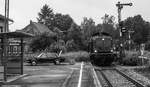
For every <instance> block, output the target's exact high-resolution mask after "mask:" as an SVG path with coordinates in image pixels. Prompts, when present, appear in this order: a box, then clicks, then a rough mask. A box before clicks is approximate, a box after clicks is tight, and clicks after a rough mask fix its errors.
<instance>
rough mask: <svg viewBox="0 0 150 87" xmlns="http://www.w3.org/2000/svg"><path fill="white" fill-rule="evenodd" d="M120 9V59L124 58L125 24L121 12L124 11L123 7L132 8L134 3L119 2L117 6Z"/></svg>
mask: <svg viewBox="0 0 150 87" xmlns="http://www.w3.org/2000/svg"><path fill="white" fill-rule="evenodd" d="M116 6H117V7H118V24H119V33H120V58H122V57H123V54H124V53H123V40H122V39H123V35H122V33H123V31H122V30H123V22H121V10H122V9H123V6H132V3H120V2H118V3H117V4H116Z"/></svg>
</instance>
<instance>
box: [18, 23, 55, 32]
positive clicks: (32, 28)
mask: <svg viewBox="0 0 150 87" xmlns="http://www.w3.org/2000/svg"><path fill="white" fill-rule="evenodd" d="M19 31H23V32H26V33H31V34H42V33H45V32H48V33H50V34H52V35H53V34H54V32H52V31H51V30H50V29H49V28H48V27H47V26H45V25H44V24H40V23H36V22H32V21H30V24H29V25H27V26H26V27H25V28H23V29H22V30H19Z"/></svg>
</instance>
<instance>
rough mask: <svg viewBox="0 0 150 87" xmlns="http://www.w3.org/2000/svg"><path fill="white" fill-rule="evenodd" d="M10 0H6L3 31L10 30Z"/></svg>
mask: <svg viewBox="0 0 150 87" xmlns="http://www.w3.org/2000/svg"><path fill="white" fill-rule="evenodd" d="M8 22H9V0H5V28H4V31H3V32H8V31H9V26H8Z"/></svg>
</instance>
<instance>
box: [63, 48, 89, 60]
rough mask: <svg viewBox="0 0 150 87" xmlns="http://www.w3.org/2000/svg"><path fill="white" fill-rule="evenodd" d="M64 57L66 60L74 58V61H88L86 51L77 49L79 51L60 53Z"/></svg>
mask: <svg viewBox="0 0 150 87" xmlns="http://www.w3.org/2000/svg"><path fill="white" fill-rule="evenodd" d="M61 56H62V57H64V58H66V61H70V60H74V61H76V62H81V61H84V62H88V61H89V60H90V58H89V54H88V52H84V51H79V52H69V53H65V54H62V55H61Z"/></svg>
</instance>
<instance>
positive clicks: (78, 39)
mask: <svg viewBox="0 0 150 87" xmlns="http://www.w3.org/2000/svg"><path fill="white" fill-rule="evenodd" d="M68 39H69V40H71V41H72V40H73V41H72V42H74V44H75V45H74V46H76V47H75V49H76V50H79V49H80V50H83V49H84V48H83V43H82V33H81V29H80V26H78V25H77V24H75V23H72V25H71V27H70V29H69V32H68Z"/></svg>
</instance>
